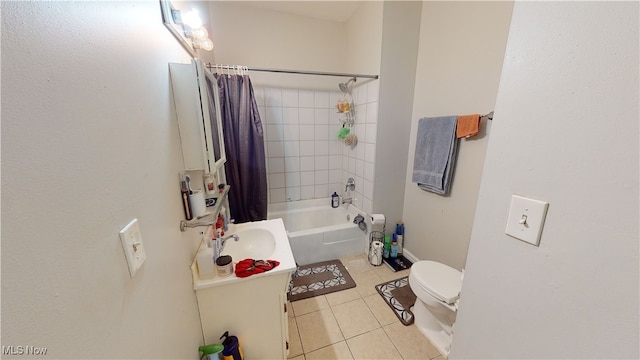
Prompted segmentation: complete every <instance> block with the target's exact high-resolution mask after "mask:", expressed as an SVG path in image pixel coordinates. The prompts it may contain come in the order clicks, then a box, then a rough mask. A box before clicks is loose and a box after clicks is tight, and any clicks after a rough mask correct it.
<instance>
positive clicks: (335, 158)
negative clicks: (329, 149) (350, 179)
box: [329, 155, 342, 169]
mask: <svg viewBox="0 0 640 360" xmlns="http://www.w3.org/2000/svg"><path fill="white" fill-rule="evenodd" d="M329 169H342V156H341V155H329Z"/></svg>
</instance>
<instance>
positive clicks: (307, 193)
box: [300, 185, 316, 200]
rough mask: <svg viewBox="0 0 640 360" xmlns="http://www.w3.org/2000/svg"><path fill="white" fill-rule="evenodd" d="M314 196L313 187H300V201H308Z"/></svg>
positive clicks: (314, 190)
mask: <svg viewBox="0 0 640 360" xmlns="http://www.w3.org/2000/svg"><path fill="white" fill-rule="evenodd" d="M315 196H316V187H315V186H314V185H309V186H301V187H300V199H301V200H308V199H313V198H314V197H315Z"/></svg>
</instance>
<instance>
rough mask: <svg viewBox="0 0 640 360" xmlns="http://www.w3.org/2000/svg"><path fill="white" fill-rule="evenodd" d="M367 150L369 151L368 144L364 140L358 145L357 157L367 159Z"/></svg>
mask: <svg viewBox="0 0 640 360" xmlns="http://www.w3.org/2000/svg"><path fill="white" fill-rule="evenodd" d="M366 151H367V145H366V143H365V142H364V141H363V142H362V143H359V144H358V146H356V154H355V158H356V159H361V160H362V159H365V158H366V156H365V154H366Z"/></svg>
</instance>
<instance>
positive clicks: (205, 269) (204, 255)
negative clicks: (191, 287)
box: [196, 234, 216, 279]
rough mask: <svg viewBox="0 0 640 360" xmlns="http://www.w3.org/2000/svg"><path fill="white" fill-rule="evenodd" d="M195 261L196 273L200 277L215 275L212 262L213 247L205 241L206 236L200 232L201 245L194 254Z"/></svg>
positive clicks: (205, 277) (207, 277)
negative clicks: (196, 253) (196, 265)
mask: <svg viewBox="0 0 640 360" xmlns="http://www.w3.org/2000/svg"><path fill="white" fill-rule="evenodd" d="M196 263H197V264H198V273H199V274H200V279H211V278H213V277H214V276H215V274H216V271H215V266H214V263H213V248H212V247H211V243H210V242H209V241H207V239H206V236H205V235H204V234H202V245H201V246H200V250H199V251H198V255H196Z"/></svg>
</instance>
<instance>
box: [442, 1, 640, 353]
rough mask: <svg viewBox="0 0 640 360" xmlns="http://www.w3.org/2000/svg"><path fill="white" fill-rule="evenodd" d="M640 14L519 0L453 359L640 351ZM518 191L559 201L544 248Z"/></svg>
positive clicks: (604, 5) (630, 5) (622, 5)
mask: <svg viewBox="0 0 640 360" xmlns="http://www.w3.org/2000/svg"><path fill="white" fill-rule="evenodd" d="M638 13H639V6H638V3H637V2H580V3H576V2H516V3H515V6H514V11H513V18H512V22H511V30H510V33H509V42H508V45H507V51H506V56H505V61H504V67H503V72H502V78H501V82H500V88H499V91H498V98H497V104H496V118H495V120H494V126H493V128H492V134H491V142H490V144H489V148H488V150H487V157H486V161H485V166H484V174H483V176H482V185H481V187H480V196H479V200H478V206H477V210H476V217H475V221H474V226H473V233H472V237H471V245H470V249H469V256H468V261H467V271H466V274H465V278H464V283H463V287H462V297H461V302H460V310H459V313H458V319H457V323H456V324H455V326H454V338H453V347H452V351H451V356H450V357H451V358H452V359H463V358H473V359H478V358H493V359H495V358H502V359H517V358H530V359H531V358H536V359H548V358H554V359H586V358H589V359H613V358H624V359H637V358H638V357H640V353H639V342H638V339H639V338H640V332H639V330H638V319H639V314H638V308H639V306H638V293H639V292H638V291H639V289H638V284H639V278H638V277H639V266H638V252H639V249H638V244H639V240H638V231H639V228H638V219H639V215H640V214H639V212H638V199H639V192H638V183H639V176H638V172H639V163H640V158H639V157H638V145H639V136H638V134H639V130H640V129H639V124H638V114H639V110H640V108H639V104H638V95H639V91H638V86H639V85H638V84H639V78H638V63H639V61H640V57H639V49H638V47H639V40H640V39H639V36H638V29H639V22H638ZM532 29H535V31H532ZM512 194H522V195H525V196H529V197H533V198H536V199H541V200H544V201H548V202H549V211H548V214H547V219H546V223H545V225H544V230H543V234H542V239H541V242H540V247H534V246H531V245H529V244H526V243H524V242H521V241H519V240H516V239H513V238H511V237H509V236H507V235H505V234H504V228H505V224H506V219H507V211H508V207H509V202H510V197H511V195H512Z"/></svg>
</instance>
